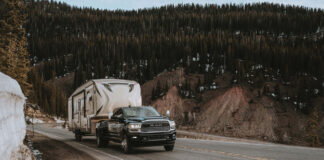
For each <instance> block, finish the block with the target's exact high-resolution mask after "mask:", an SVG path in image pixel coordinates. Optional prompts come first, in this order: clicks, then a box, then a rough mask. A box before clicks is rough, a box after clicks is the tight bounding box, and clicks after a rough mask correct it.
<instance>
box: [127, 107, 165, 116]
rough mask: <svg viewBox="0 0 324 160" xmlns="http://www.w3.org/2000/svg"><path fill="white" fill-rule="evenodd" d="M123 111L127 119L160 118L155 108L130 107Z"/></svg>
mask: <svg viewBox="0 0 324 160" xmlns="http://www.w3.org/2000/svg"><path fill="white" fill-rule="evenodd" d="M123 111H124V116H125V117H160V114H159V112H158V111H156V110H155V109H154V108H153V107H129V108H124V109H123Z"/></svg>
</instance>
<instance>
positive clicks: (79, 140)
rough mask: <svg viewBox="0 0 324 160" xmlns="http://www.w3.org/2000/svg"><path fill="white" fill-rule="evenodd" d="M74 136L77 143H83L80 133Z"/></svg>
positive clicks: (77, 132)
mask: <svg viewBox="0 0 324 160" xmlns="http://www.w3.org/2000/svg"><path fill="white" fill-rule="evenodd" d="M74 135H75V140H76V141H78V142H81V141H82V135H81V133H80V131H76V132H75V133H74Z"/></svg>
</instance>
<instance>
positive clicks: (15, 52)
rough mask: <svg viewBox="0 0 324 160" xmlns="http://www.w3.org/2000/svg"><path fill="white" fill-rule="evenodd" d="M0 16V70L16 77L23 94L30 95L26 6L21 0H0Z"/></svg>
mask: <svg viewBox="0 0 324 160" xmlns="http://www.w3.org/2000/svg"><path fill="white" fill-rule="evenodd" d="M0 3H1V5H0V6H1V7H2V8H1V9H0V10H1V13H0V14H1V16H0V26H1V27H0V35H1V37H0V61H1V62H2V63H1V64H0V71H2V72H4V73H5V74H8V75H9V76H11V77H12V78H14V79H16V80H17V81H18V83H19V84H20V86H21V88H22V90H23V92H24V94H25V95H26V96H29V95H30V91H31V84H30V83H28V77H27V75H28V72H29V59H28V52H27V39H26V35H25V28H23V26H24V24H25V21H26V14H25V12H26V6H25V3H24V2H23V1H21V0H10V1H9V0H2V1H1V2H0Z"/></svg>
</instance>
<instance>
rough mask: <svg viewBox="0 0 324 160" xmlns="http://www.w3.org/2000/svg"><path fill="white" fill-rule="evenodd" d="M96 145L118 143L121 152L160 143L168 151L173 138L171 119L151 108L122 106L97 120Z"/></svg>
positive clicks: (173, 129)
mask: <svg viewBox="0 0 324 160" xmlns="http://www.w3.org/2000/svg"><path fill="white" fill-rule="evenodd" d="M96 137H97V146H98V147H104V146H107V145H108V144H109V141H114V142H117V143H120V144H121V146H122V149H123V151H124V152H125V153H129V152H131V151H132V148H133V147H137V146H164V149H165V150H166V151H172V150H173V147H174V143H175V140H176V128H175V123H174V121H171V120H169V119H168V117H164V116H161V115H160V114H159V112H158V111H156V110H155V109H154V108H153V107H122V108H119V109H117V110H116V111H115V112H114V114H113V115H112V117H111V119H110V120H104V121H100V122H99V123H97V126H96Z"/></svg>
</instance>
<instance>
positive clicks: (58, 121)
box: [54, 117, 65, 123]
mask: <svg viewBox="0 0 324 160" xmlns="http://www.w3.org/2000/svg"><path fill="white" fill-rule="evenodd" d="M54 120H55V121H56V123H64V122H65V121H64V120H62V119H61V118H60V117H54Z"/></svg>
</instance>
